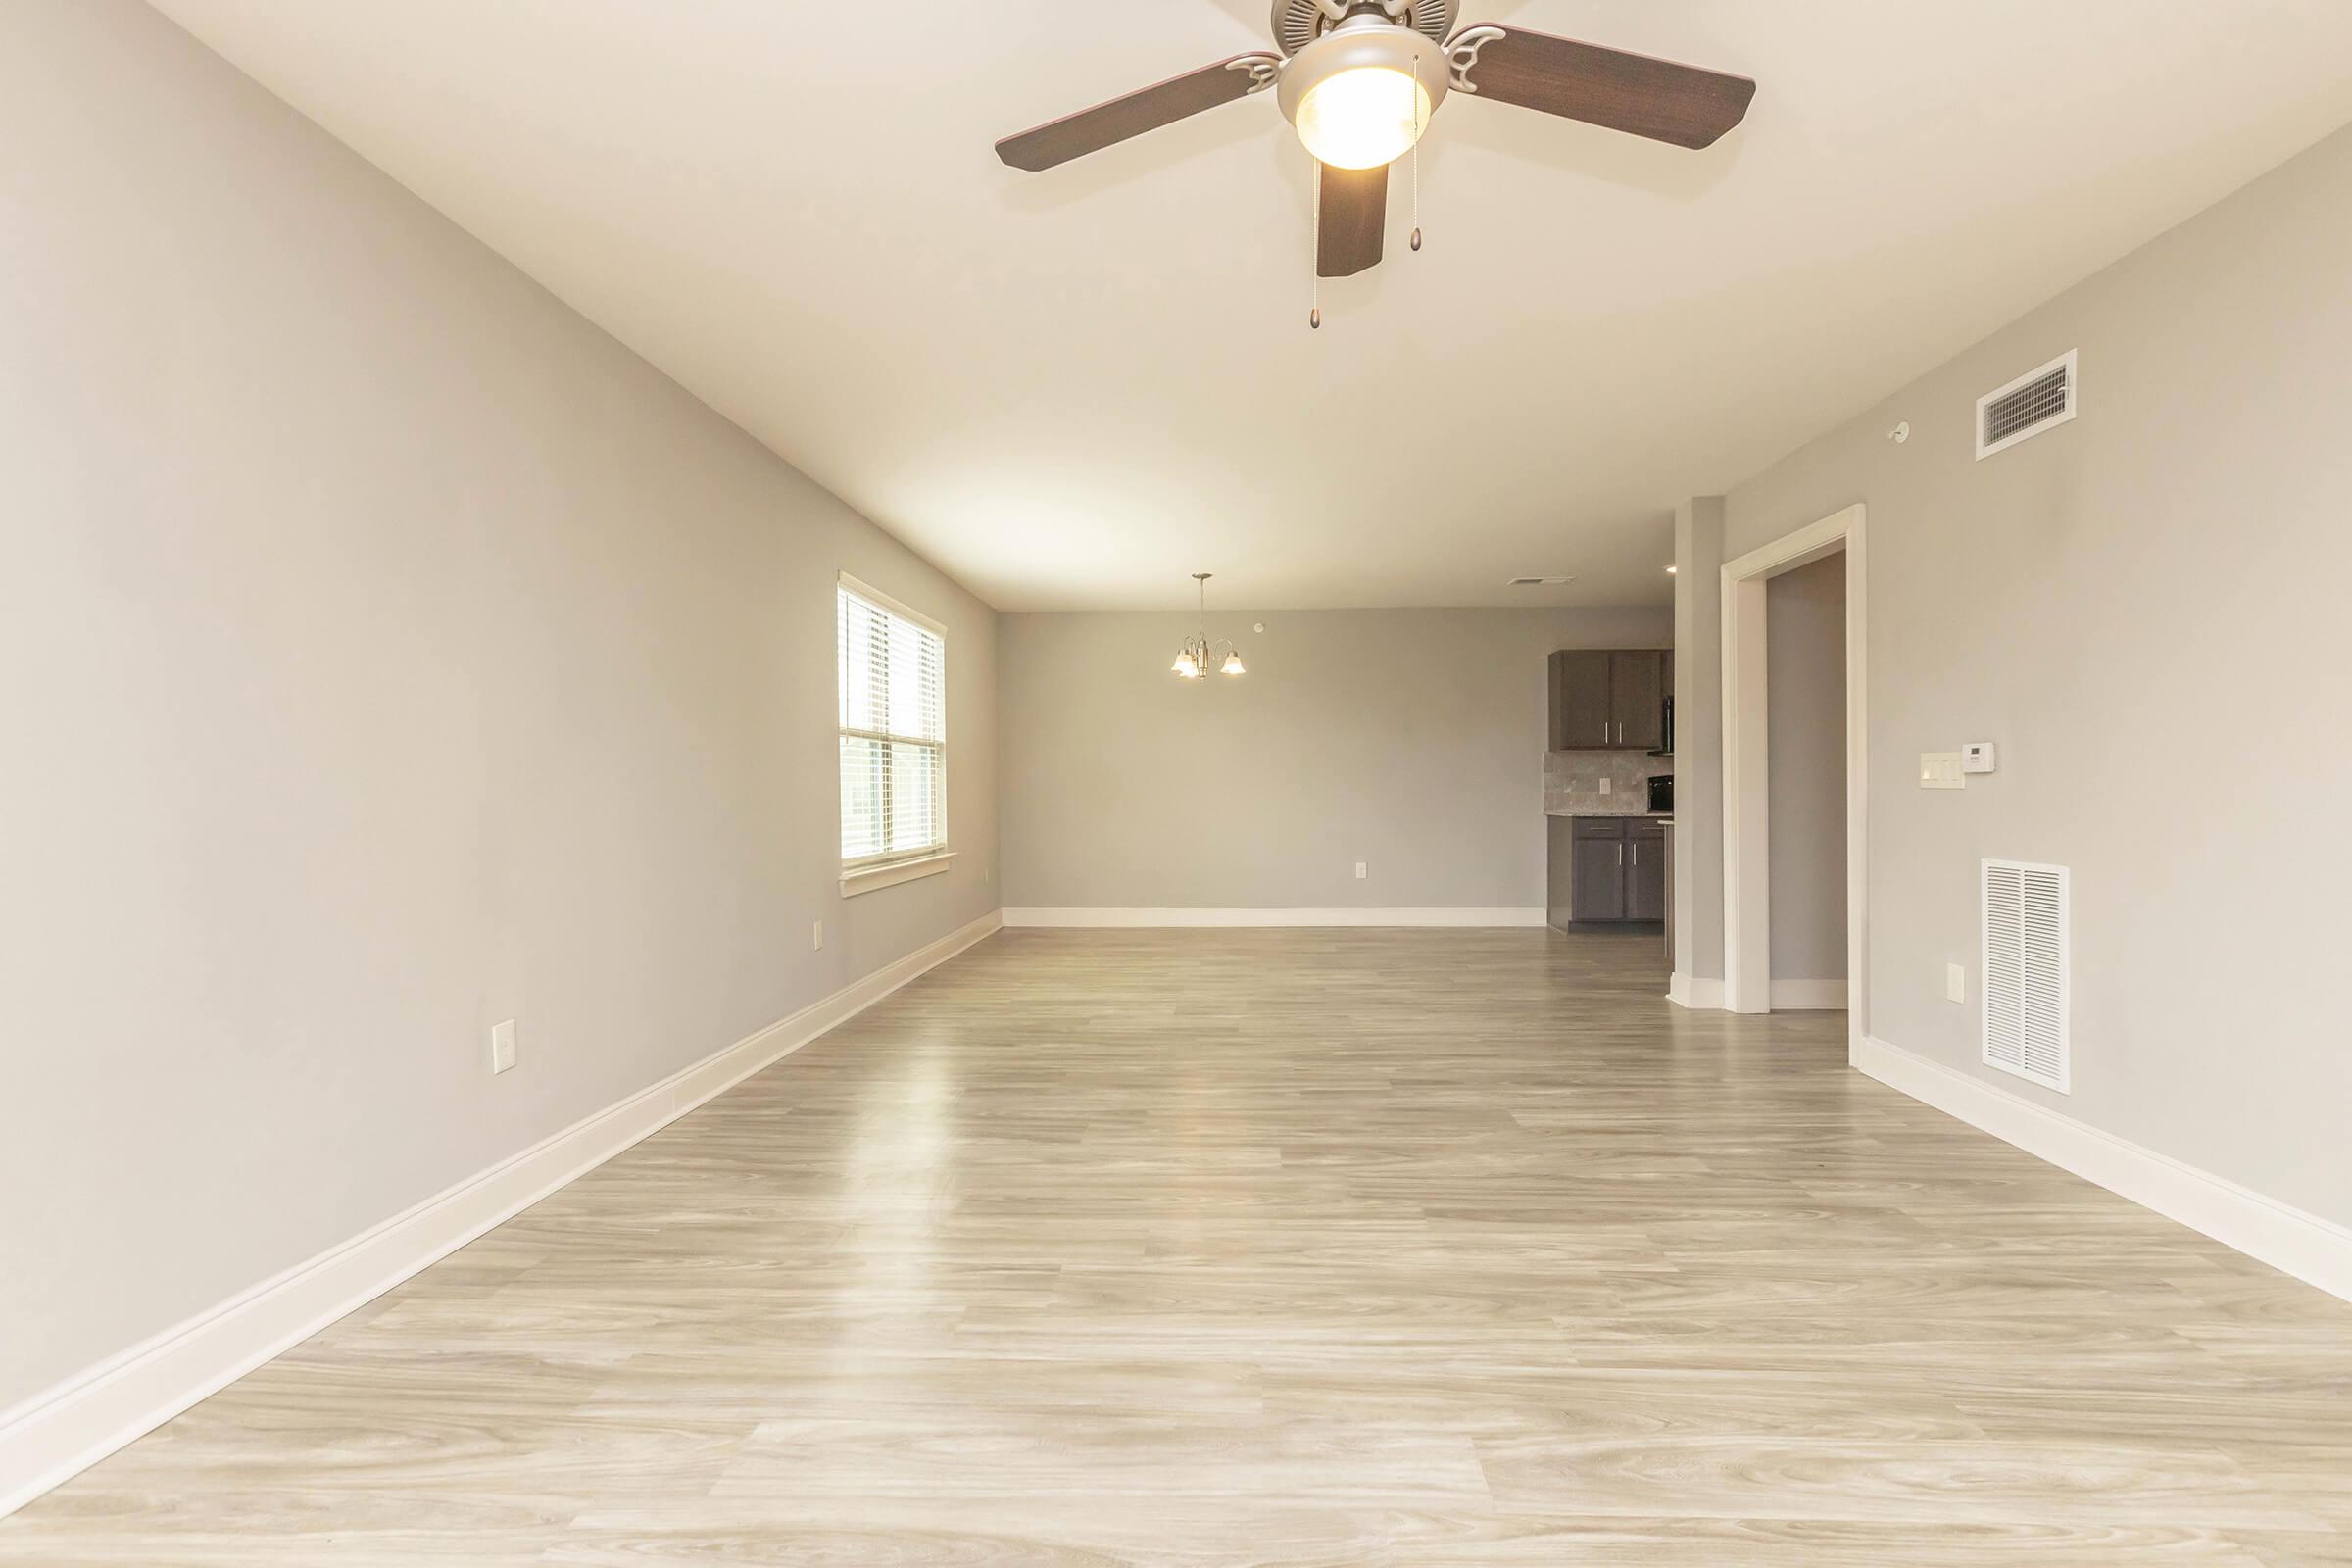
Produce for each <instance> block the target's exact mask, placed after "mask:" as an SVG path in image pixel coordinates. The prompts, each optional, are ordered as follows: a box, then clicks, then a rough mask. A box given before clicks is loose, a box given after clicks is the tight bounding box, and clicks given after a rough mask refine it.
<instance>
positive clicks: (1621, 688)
mask: <svg viewBox="0 0 2352 1568" xmlns="http://www.w3.org/2000/svg"><path fill="white" fill-rule="evenodd" d="M1609 718H1610V721H1611V722H1612V723H1614V724H1615V725H1616V726H1617V728H1616V734H1617V739H1616V741H1615V742H1614V743H1613V744H1615V745H1617V746H1620V747H1624V748H1626V749H1628V750H1631V751H1637V752H1654V751H1656V750H1657V749H1658V748H1659V747H1661V746H1663V745H1665V744H1666V656H1665V655H1664V654H1663V653H1660V652H1658V651H1657V650H1655V649H1632V650H1627V651H1625V652H1621V653H1614V654H1611V655H1610V656H1609Z"/></svg>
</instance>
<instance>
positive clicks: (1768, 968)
mask: <svg viewBox="0 0 2352 1568" xmlns="http://www.w3.org/2000/svg"><path fill="white" fill-rule="evenodd" d="M1866 520H1867V518H1866V512H1865V509H1864V508H1863V507H1861V506H1858V505H1857V506H1851V507H1848V508H1846V509H1845V510H1844V511H1843V512H1840V513H1838V514H1837V515H1835V516H1829V517H1824V518H1822V520H1821V521H1819V522H1817V523H1814V524H1812V525H1811V526H1810V527H1805V528H1799V529H1797V530H1796V531H1795V532H1794V533H1792V534H1789V535H1787V536H1786V537H1784V538H1780V539H1776V540H1774V541H1773V542H1772V543H1771V544H1768V545H1766V546H1764V547H1763V548H1762V549H1761V550H1753V551H1750V552H1748V554H1746V555H1744V556H1741V557H1740V559H1739V560H1737V561H1732V562H1727V563H1726V564H1724V568H1723V975H1724V980H1723V1005H1724V1007H1725V1008H1726V1010H1728V1011H1731V1012H1770V1011H1771V1010H1772V795H1771V757H1770V752H1769V748H1768V746H1767V743H1766V741H1767V735H1768V730H1767V728H1766V723H1765V719H1766V706H1765V664H1764V604H1765V600H1764V585H1765V584H1766V583H1767V582H1769V581H1771V580H1772V579H1773V578H1775V577H1778V576H1780V575H1781V574H1782V573H1783V572H1789V571H1794V570H1795V569H1796V568H1797V567H1799V566H1804V565H1810V564H1812V563H1814V562H1816V561H1819V560H1821V559H1822V558H1823V557H1825V556H1831V555H1835V554H1837V553H1838V551H1840V550H1842V551H1844V552H1845V557H1846V561H1845V976H1846V982H1845V985H1846V1019H1847V1035H1848V1040H1849V1042H1860V1041H1862V1040H1863V1039H1865V1038H1867V1036H1868V1033H1869V1024H1870V1015H1869V1006H1868V1003H1869V995H1868V990H1869V988H1868V980H1869V975H1870V969H1869V964H1868V956H1869V951H1868V950H1869V938H1870V924H1869V919H1868V915H1869V895H1870V877H1869V874H1868V873H1869V864H1868V855H1869V848H1870V838H1869V833H1868V831H1867V829H1868V824H1869V820H1870V800H1869V781H1870V775H1869V767H1868V762H1869V751H1870V748H1869V739H1868V738H1869V734H1870V726H1869V723H1868V714H1869V695H1870V694H1869V689H1868V686H1867V683H1866V681H1865V675H1866V674H1867V662H1866V660H1865V658H1864V655H1865V653H1866V652H1867V650H1868V649H1869V646H1870V622H1869V615H1868V596H1869V585H1870V573H1869V570H1868V567H1867V564H1866V563H1867V557H1866V554H1865V534H1866V530H1865V527H1864V524H1865V522H1866ZM1849 1049H1850V1048H1849Z"/></svg>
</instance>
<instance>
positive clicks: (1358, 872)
mask: <svg viewBox="0 0 2352 1568" xmlns="http://www.w3.org/2000/svg"><path fill="white" fill-rule="evenodd" d="M1355 879H1356V880H1357V881H1358V882H1361V881H1362V880H1363V879H1364V862H1363V861H1361V860H1358V861H1356V862H1355Z"/></svg>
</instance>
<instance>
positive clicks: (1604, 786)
mask: <svg viewBox="0 0 2352 1568" xmlns="http://www.w3.org/2000/svg"><path fill="white" fill-rule="evenodd" d="M1600 793H1601V794H1603V795H1606V794H1608V793H1609V781H1608V780H1607V779H1605V778H1604V779H1602V780H1601V781H1600Z"/></svg>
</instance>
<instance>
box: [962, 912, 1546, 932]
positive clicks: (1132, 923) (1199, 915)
mask: <svg viewBox="0 0 2352 1568" xmlns="http://www.w3.org/2000/svg"><path fill="white" fill-rule="evenodd" d="M1543 923H1544V911H1543V910H1542V909H1006V910H1005V924H1006V925H1008V926H1065V927H1089V928H1104V927H1118V928H1165V927H1175V926H1188V927H1189V926H1342V925H1344V926H1540V925H1542V924H1543Z"/></svg>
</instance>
